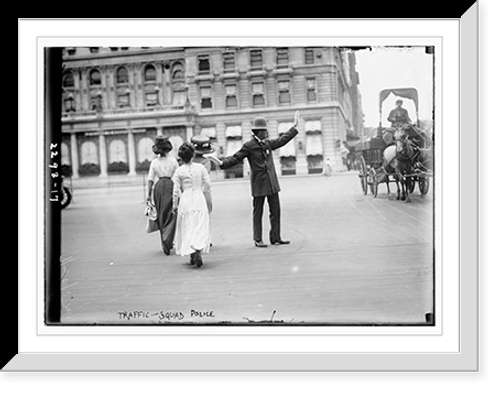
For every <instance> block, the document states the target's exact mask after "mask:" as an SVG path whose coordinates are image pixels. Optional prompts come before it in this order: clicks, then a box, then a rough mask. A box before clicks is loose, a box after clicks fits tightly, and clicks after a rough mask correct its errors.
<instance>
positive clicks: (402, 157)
mask: <svg viewBox="0 0 500 393" xmlns="http://www.w3.org/2000/svg"><path fill="white" fill-rule="evenodd" d="M407 131H408V128H407V127H401V128H398V129H397V130H396V132H395V133H394V140H395V144H394V145H390V146H388V147H386V148H385V149H384V152H383V157H384V158H383V164H382V170H383V172H384V174H385V178H384V177H383V178H382V179H383V180H384V181H385V182H386V183H387V193H388V195H389V199H391V193H390V189H389V177H390V176H391V175H392V176H393V177H394V180H395V181H396V186H397V190H398V191H397V192H398V194H397V197H396V199H397V200H402V201H405V202H411V200H410V187H411V178H410V177H409V176H407V175H408V174H409V173H411V172H412V169H413V166H414V164H415V162H416V161H417V160H418V158H419V156H420V152H421V149H420V147H419V145H418V143H417V142H415V141H414V140H413V139H410V138H409V135H410V133H409V132H407ZM400 184H401V188H400V187H399V185H400ZM401 193H402V195H401Z"/></svg>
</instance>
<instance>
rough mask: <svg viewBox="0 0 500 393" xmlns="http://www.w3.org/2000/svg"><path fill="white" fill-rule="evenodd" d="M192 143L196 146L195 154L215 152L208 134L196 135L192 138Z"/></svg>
mask: <svg viewBox="0 0 500 393" xmlns="http://www.w3.org/2000/svg"><path fill="white" fill-rule="evenodd" d="M191 144H192V145H193V147H194V153H195V154H208V153H213V151H214V149H213V147H212V142H211V141H210V138H209V137H208V136H207V135H195V136H193V137H192V138H191Z"/></svg>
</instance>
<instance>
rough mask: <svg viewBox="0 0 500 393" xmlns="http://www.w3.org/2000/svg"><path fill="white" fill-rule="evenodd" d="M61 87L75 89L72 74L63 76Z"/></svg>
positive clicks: (68, 73)
mask: <svg viewBox="0 0 500 393" xmlns="http://www.w3.org/2000/svg"><path fill="white" fill-rule="evenodd" d="M63 87H65V88H72V87H75V80H74V79H73V73H72V72H66V73H65V74H64V76H63Z"/></svg>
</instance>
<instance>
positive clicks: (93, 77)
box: [90, 70, 101, 86]
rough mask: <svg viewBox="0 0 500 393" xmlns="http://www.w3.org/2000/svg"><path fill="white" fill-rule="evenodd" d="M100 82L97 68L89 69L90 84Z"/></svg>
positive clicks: (94, 84)
mask: <svg viewBox="0 0 500 393" xmlns="http://www.w3.org/2000/svg"><path fill="white" fill-rule="evenodd" d="M100 84H101V73H100V72H99V71H97V70H92V71H90V86H98V85H100Z"/></svg>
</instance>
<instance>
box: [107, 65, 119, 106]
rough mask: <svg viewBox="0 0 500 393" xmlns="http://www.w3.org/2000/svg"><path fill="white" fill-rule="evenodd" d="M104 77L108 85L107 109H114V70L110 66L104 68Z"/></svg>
mask: <svg viewBox="0 0 500 393" xmlns="http://www.w3.org/2000/svg"><path fill="white" fill-rule="evenodd" d="M106 69H107V72H106V76H107V77H108V78H109V83H108V108H109V109H116V108H117V105H116V86H115V69H114V68H113V67H111V66H108V67H106Z"/></svg>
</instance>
